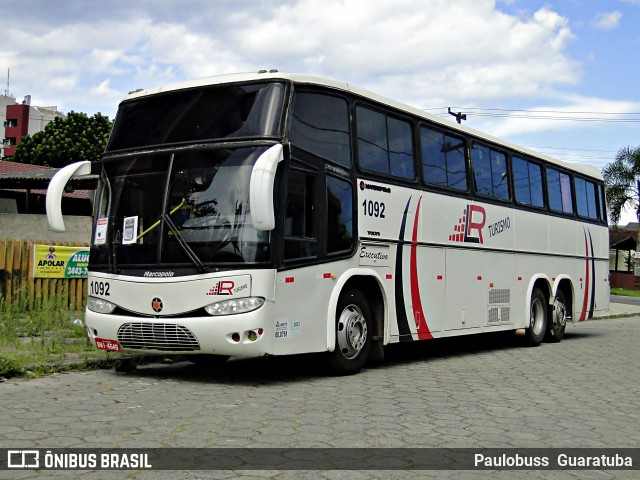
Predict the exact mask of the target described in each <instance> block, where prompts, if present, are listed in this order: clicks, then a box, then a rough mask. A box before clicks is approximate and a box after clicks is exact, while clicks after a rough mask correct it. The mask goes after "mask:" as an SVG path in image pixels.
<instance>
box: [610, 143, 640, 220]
mask: <svg viewBox="0 0 640 480" xmlns="http://www.w3.org/2000/svg"><path fill="white" fill-rule="evenodd" d="M602 174H603V176H604V182H605V185H606V191H607V204H608V207H609V218H610V220H611V223H613V224H617V223H618V222H619V221H620V216H621V215H622V210H623V209H624V207H626V206H628V207H631V208H633V209H634V210H635V212H636V217H637V218H638V221H640V202H639V199H638V197H639V195H640V147H636V148H631V147H625V148H621V149H620V150H618V153H617V154H616V159H615V160H614V161H613V162H612V163H610V164H608V165H607V166H606V167H604V169H603V170H602Z"/></svg>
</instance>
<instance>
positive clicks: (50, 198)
mask: <svg viewBox="0 0 640 480" xmlns="http://www.w3.org/2000/svg"><path fill="white" fill-rule="evenodd" d="M90 173H91V162H89V161H88V160H85V161H82V162H76V163H72V164H70V165H67V166H66V167H63V168H61V169H60V170H58V171H57V172H56V174H55V175H54V176H53V178H52V179H51V181H50V182H49V187H48V188H47V199H46V202H45V204H46V207H47V222H49V228H50V229H51V230H53V231H54V232H64V231H65V227H64V220H63V219H62V194H63V193H64V187H65V185H66V184H67V182H68V181H69V179H70V178H71V177H72V176H73V175H89V174H90Z"/></svg>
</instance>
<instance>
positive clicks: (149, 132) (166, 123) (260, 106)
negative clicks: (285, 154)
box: [107, 83, 285, 151]
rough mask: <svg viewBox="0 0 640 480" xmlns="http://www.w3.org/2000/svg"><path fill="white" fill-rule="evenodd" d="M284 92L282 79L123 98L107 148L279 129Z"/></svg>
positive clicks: (254, 134)
mask: <svg viewBox="0 0 640 480" xmlns="http://www.w3.org/2000/svg"><path fill="white" fill-rule="evenodd" d="M284 92H285V86H284V85H283V84H281V83H267V84H257V85H234V86H229V85H214V86H208V87H201V88H192V89H188V90H177V91H174V92H168V93H165V94H160V95H150V96H146V97H141V98H138V99H135V100H131V101H127V102H123V103H122V104H121V105H120V108H119V109H118V114H117V115H116V121H115V124H114V127H113V131H112V133H111V137H110V138H109V144H108V145H107V151H110V150H120V149H125V148H134V147H145V146H151V145H162V144H168V143H180V142H194V141H203V140H217V139H230V138H247V137H262V136H274V135H278V130H279V128H280V122H281V119H282V110H283V104H284Z"/></svg>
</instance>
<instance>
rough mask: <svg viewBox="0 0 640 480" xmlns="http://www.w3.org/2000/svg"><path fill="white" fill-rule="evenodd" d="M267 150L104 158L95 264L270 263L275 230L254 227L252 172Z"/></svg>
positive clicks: (211, 150) (207, 150) (203, 150)
mask: <svg viewBox="0 0 640 480" xmlns="http://www.w3.org/2000/svg"><path fill="white" fill-rule="evenodd" d="M266 149H267V147H250V148H235V149H230V148H226V149H220V148H217V149H216V148H204V147H199V148H188V149H183V150H178V151H172V152H166V151H165V152H154V153H145V154H140V155H136V156H132V157H128V158H125V159H118V160H111V161H105V162H104V163H103V165H104V169H103V173H102V189H101V193H102V194H101V198H100V204H99V207H98V208H99V214H98V216H97V218H96V220H95V222H96V226H95V228H94V232H95V235H94V240H93V246H92V254H93V255H92V258H91V261H92V262H93V264H94V265H96V264H103V265H104V264H115V266H117V267H118V268H120V267H124V266H151V265H159V264H162V265H164V266H167V265H171V264H173V265H184V264H187V265H195V266H199V267H201V268H204V266H205V265H212V264H213V265H219V264H230V263H238V262H252V263H255V262H265V261H268V260H269V258H270V248H269V233H268V232H262V231H257V230H255V229H254V228H253V225H252V223H251V215H250V207H249V182H250V178H251V171H252V168H253V165H254V163H255V161H256V160H257V158H258V157H259V156H260V154H262V153H263V152H264V151H265V150H266ZM107 225H111V228H108V227H107ZM112 266H113V265H112Z"/></svg>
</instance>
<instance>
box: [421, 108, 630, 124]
mask: <svg viewBox="0 0 640 480" xmlns="http://www.w3.org/2000/svg"><path fill="white" fill-rule="evenodd" d="M422 110H425V111H436V110H446V111H447V113H448V111H449V110H456V111H460V112H466V115H467V116H469V117H471V116H475V117H492V118H518V119H523V120H557V121H571V122H605V123H640V112H595V111H570V110H526V109H521V108H519V109H508V108H479V107H456V106H453V107H432V108H423V109H422ZM447 113H445V112H443V113H435V114H436V115H438V116H441V117H446V116H447ZM584 115H592V116H588V117H587V116H584ZM593 115H597V116H593ZM613 115H618V116H622V117H620V118H611V116H613ZM634 116H635V117H637V118H634Z"/></svg>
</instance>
